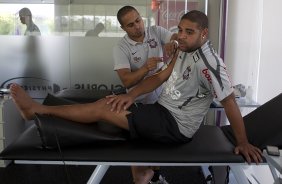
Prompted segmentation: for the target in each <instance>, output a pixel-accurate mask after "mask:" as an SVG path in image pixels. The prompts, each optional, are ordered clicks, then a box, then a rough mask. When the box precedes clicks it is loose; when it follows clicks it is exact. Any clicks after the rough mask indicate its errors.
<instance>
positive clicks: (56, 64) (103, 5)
mask: <svg viewBox="0 0 282 184" xmlns="http://www.w3.org/2000/svg"><path fill="white" fill-rule="evenodd" d="M70 2H71V3H70ZM205 2H206V1H205V0H189V1H188V0H186V1H185V0H177V1H176V0H134V1H133V0H55V1H52V0H44V1H42V0H0V43H1V49H0V85H1V86H0V87H7V85H8V84H9V83H11V82H18V83H20V84H21V85H22V86H23V87H25V89H26V90H27V91H28V92H29V93H30V94H31V95H32V97H34V98H43V97H44V96H45V95H46V94H47V92H48V93H54V92H56V91H57V90H60V89H63V88H76V89H98V90H99V89H115V88H119V87H121V82H120V80H119V78H118V76H117V74H116V72H115V71H113V58H112V48H113V46H114V45H116V44H117V42H118V41H119V40H120V38H121V37H123V36H124V35H125V32H124V31H123V30H122V29H121V28H120V25H119V23H118V21H117V19H116V13H117V11H118V10H119V9H120V8H121V7H122V6H124V5H125V4H131V5H132V6H134V7H135V8H136V9H137V10H138V11H139V12H140V14H141V16H142V18H143V19H144V22H145V25H146V26H151V25H161V26H163V27H165V28H167V29H170V30H172V31H177V29H175V27H176V26H177V24H178V22H179V19H180V17H181V16H182V15H183V14H184V12H185V11H188V10H192V9H198V10H202V11H206V9H205ZM186 4H187V7H186V8H185V5H186ZM214 4H215V3H214ZM216 6H217V5H216ZM23 7H27V8H28V9H29V10H30V12H31V14H32V22H33V23H34V24H36V25H37V26H38V28H39V30H40V33H41V36H38V35H37V36H25V31H26V28H27V27H28V26H27V25H26V24H22V22H21V20H20V17H19V15H20V14H19V11H20V10H21V9H22V8H23ZM25 16H27V17H28V16H29V14H28V12H27V15H25ZM30 18H31V17H30ZM27 19H28V18H27ZM29 20H30V19H29ZM101 24H102V27H100V28H101V32H99V33H97V32H96V27H97V26H101ZM88 31H90V33H89V34H87V32H88ZM95 35H96V36H95ZM2 43H4V44H2ZM46 86H47V87H46Z"/></svg>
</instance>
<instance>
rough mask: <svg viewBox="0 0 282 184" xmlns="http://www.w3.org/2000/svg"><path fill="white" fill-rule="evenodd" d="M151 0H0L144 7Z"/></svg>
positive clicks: (4, 1) (22, 2)
mask: <svg viewBox="0 0 282 184" xmlns="http://www.w3.org/2000/svg"><path fill="white" fill-rule="evenodd" d="M150 1H151V0H0V3H7V4H41V3H46V4H50V3H51V4H54V2H55V3H56V4H60V3H63V4H69V3H71V4H113V5H114V4H123V5H130V4H134V5H144V4H146V3H148V2H150Z"/></svg>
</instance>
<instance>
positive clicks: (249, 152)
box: [234, 142, 262, 164]
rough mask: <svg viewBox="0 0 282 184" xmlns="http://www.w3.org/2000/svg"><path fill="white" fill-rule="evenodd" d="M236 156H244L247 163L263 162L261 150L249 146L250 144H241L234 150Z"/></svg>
mask: <svg viewBox="0 0 282 184" xmlns="http://www.w3.org/2000/svg"><path fill="white" fill-rule="evenodd" d="M234 152H235V154H237V155H238V154H242V155H243V156H244V157H245V159H246V161H247V162H248V163H249V164H250V163H251V162H252V161H254V162H255V163H256V164H259V163H261V162H262V152H261V150H260V149H259V148H257V147H255V146H253V145H251V144H249V143H248V142H244V143H239V144H238V145H237V146H236V147H235V150H234Z"/></svg>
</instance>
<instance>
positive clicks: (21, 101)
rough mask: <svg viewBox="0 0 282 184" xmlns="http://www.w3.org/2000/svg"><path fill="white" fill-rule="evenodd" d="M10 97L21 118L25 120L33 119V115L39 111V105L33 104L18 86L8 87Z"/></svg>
mask: <svg viewBox="0 0 282 184" xmlns="http://www.w3.org/2000/svg"><path fill="white" fill-rule="evenodd" d="M10 91H11V97H12V99H13V101H14V102H15V104H16V106H17V108H18V109H19V111H20V113H21V115H22V117H23V118H24V119H25V120H31V119H33V118H34V114H35V113H36V112H37V111H36V110H38V109H39V106H40V104H39V103H37V102H35V101H34V100H33V99H32V98H30V96H28V94H27V93H26V92H25V91H24V89H23V88H22V87H21V86H19V85H18V84H12V85H11V86H10Z"/></svg>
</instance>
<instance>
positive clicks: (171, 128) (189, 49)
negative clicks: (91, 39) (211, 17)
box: [10, 10, 262, 184]
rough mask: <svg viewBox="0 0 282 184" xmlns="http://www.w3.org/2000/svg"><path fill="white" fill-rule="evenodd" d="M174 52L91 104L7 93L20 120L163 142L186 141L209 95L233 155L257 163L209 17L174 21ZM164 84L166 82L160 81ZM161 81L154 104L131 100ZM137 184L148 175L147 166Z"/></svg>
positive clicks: (192, 16)
mask: <svg viewBox="0 0 282 184" xmlns="http://www.w3.org/2000/svg"><path fill="white" fill-rule="evenodd" d="M178 29H179V31H178V42H179V50H178V51H177V52H176V53H175V55H174V57H173V59H172V61H171V62H170V64H169V65H168V66H167V68H166V69H164V70H163V71H161V72H159V73H157V74H155V75H152V76H150V77H148V78H146V79H144V80H143V81H141V82H140V83H139V84H138V85H137V86H136V87H135V88H133V89H132V90H131V91H129V92H128V93H127V94H123V95H119V96H115V95H112V96H109V97H107V98H104V99H101V100H98V101H96V102H94V103H88V104H75V105H64V106H45V105H42V104H40V103H37V102H35V101H33V100H32V99H31V98H30V97H29V96H28V95H27V94H26V93H25V91H24V90H23V89H22V88H21V87H20V86H19V85H17V84H12V85H11V87H10V90H11V96H12V98H13V100H14V102H15V103H16V105H17V107H18V108H19V110H20V112H21V114H22V116H23V117H24V118H25V119H32V118H34V115H35V113H38V114H50V115H53V116H57V117H61V118H64V119H68V120H72V121H76V122H78V123H93V122H96V121H104V122H108V123H111V124H113V125H116V126H118V127H121V128H123V129H125V130H128V131H129V132H130V135H131V138H132V139H147V140H152V141H158V142H162V143H187V142H189V141H190V140H191V139H192V137H193V135H194V133H195V132H196V131H197V130H198V129H199V127H200V125H201V123H202V121H203V118H204V116H205V115H206V113H207V111H208V109H209V106H210V104H211V102H212V100H213V98H217V99H218V100H219V101H220V102H221V104H222V105H223V107H224V109H225V112H226V115H227V117H228V119H229V121H230V123H231V126H232V129H233V131H234V134H235V137H236V144H237V145H236V147H235V150H234V151H235V154H242V155H243V156H244V157H245V159H246V161H247V162H248V163H250V162H251V161H252V160H253V161H255V162H256V163H259V162H261V161H262V153H261V150H260V149H258V148H257V147H255V146H253V145H251V144H249V141H248V139H247V136H246V133H245V127H244V122H243V118H242V116H241V114H240V111H239V108H238V106H237V103H236V101H235V97H234V94H233V88H232V85H231V82H230V81H229V77H228V74H227V72H226V69H225V65H224V63H223V62H222V60H221V59H220V58H219V57H218V55H217V54H216V53H215V51H214V49H213V48H212V45H211V43H210V41H209V40H208V38H207V37H208V18H207V16H206V15H205V14H204V13H202V12H200V11H196V10H193V11H190V12H188V13H186V14H185V15H183V16H182V18H181V20H180V23H179V24H178ZM164 82H165V83H164ZM162 83H164V87H163V90H162V93H161V95H160V97H159V99H158V102H157V103H155V104H146V105H143V104H133V102H134V100H135V98H136V97H138V96H139V95H141V94H145V93H147V92H150V91H152V90H154V89H155V88H157V87H158V86H160V85H161V84H162ZM140 172H141V174H143V175H144V177H143V178H142V181H141V180H140V181H135V183H138V184H147V183H149V181H150V180H151V178H152V177H153V171H152V170H151V169H150V168H146V170H142V171H140Z"/></svg>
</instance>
